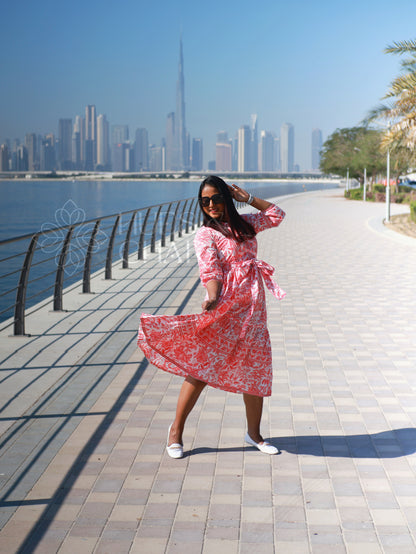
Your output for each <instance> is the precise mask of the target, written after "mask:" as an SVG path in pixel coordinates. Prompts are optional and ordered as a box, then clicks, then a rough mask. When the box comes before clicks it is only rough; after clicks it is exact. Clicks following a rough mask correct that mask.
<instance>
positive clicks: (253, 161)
mask: <svg viewBox="0 0 416 554" xmlns="http://www.w3.org/2000/svg"><path fill="white" fill-rule="evenodd" d="M250 133H251V134H250V162H249V169H250V171H257V169H258V167H259V163H258V159H259V154H258V150H259V138H258V133H257V114H255V113H253V114H251V125H250Z"/></svg>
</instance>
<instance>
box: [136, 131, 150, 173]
mask: <svg viewBox="0 0 416 554" xmlns="http://www.w3.org/2000/svg"><path fill="white" fill-rule="evenodd" d="M134 153H135V164H136V171H147V170H148V169H149V137H148V133H147V129H143V128H140V129H137V130H136V142H135V146H134Z"/></svg>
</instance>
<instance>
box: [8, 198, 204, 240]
mask: <svg viewBox="0 0 416 554" xmlns="http://www.w3.org/2000/svg"><path fill="white" fill-rule="evenodd" d="M193 198H195V197H194V196H191V197H189V198H183V199H181V200H174V201H173V202H187V201H188V200H192V199H193ZM167 204H171V202H163V203H161V204H152V205H151V206H145V207H143V208H136V209H135V210H127V211H125V212H117V213H114V214H110V215H103V216H98V217H94V218H92V219H87V220H85V221H82V222H80V223H79V224H77V225H75V226H78V225H87V224H89V223H95V222H96V221H97V220H98V219H99V220H101V221H103V220H104V219H111V218H114V217H117V216H118V215H119V216H123V215H127V214H132V213H133V212H140V211H141V210H148V209H152V208H158V207H159V206H166V205H167ZM73 226H74V224H73V223H69V224H68V225H62V226H61V227H51V229H41V230H38V231H33V232H31V233H27V234H26V235H19V236H18V237H11V238H9V239H3V240H0V246H2V245H3V244H10V243H11V242H17V241H21V240H25V239H31V238H32V237H33V235H36V234H39V235H40V234H42V235H46V234H48V233H55V232H56V231H63V230H64V229H69V228H70V227H73Z"/></svg>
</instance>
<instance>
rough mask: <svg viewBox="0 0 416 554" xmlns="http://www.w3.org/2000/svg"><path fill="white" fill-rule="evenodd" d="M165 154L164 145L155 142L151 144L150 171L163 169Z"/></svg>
mask: <svg viewBox="0 0 416 554" xmlns="http://www.w3.org/2000/svg"><path fill="white" fill-rule="evenodd" d="M163 154H164V148H163V147H162V146H155V145H154V144H151V145H150V146H149V171H163V169H164V167H163Z"/></svg>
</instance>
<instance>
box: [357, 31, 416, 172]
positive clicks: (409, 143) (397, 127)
mask: <svg viewBox="0 0 416 554" xmlns="http://www.w3.org/2000/svg"><path fill="white" fill-rule="evenodd" d="M384 51H385V53H386V54H394V55H404V54H407V55H408V57H407V58H405V59H403V60H402V62H401V68H402V72H401V74H400V75H399V76H398V77H396V78H395V79H394V80H393V81H392V83H391V85H390V89H389V90H388V91H387V94H386V95H385V96H384V97H383V98H382V100H386V101H387V102H386V103H384V104H381V105H379V106H377V107H376V108H374V109H373V110H371V111H370V113H369V115H368V117H367V120H366V121H367V122H372V121H376V120H378V121H380V120H384V121H386V122H387V124H388V128H387V130H385V131H384V135H383V140H382V147H383V148H384V150H387V148H389V149H390V151H391V153H392V154H393V155H394V153H395V152H397V154H398V157H399V158H400V159H401V160H405V159H406V156H407V159H408V161H407V162H406V163H407V164H408V165H410V164H411V163H412V161H413V162H414V161H415V157H416V40H410V41H406V40H405V41H401V42H394V43H393V45H391V46H387V48H386V49H385V50H384ZM406 151H407V154H406Z"/></svg>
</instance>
